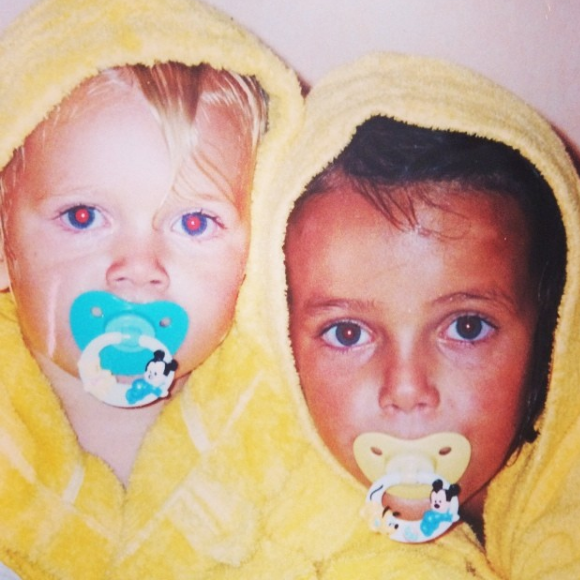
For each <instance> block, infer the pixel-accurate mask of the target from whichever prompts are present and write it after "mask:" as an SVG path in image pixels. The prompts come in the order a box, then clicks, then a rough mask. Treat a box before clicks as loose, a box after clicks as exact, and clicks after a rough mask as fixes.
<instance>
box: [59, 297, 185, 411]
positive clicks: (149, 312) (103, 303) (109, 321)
mask: <svg viewBox="0 0 580 580" xmlns="http://www.w3.org/2000/svg"><path fill="white" fill-rule="evenodd" d="M70 324H71V330H72V334H73V337H74V339H75V341H76V343H77V345H78V347H79V348H80V349H81V351H82V352H81V357H80V359H79V362H78V368H79V375H80V378H81V381H82V383H83V386H84V388H85V390H86V391H88V392H90V393H91V394H92V395H94V396H95V397H97V398H98V399H99V400H101V401H103V402H104V403H107V404H109V405H113V406H116V407H138V406H143V405H148V404H149V403H152V402H154V401H156V400H157V399H160V398H163V397H167V396H168V394H169V389H170V387H171V384H172V383H173V378H174V376H175V370H176V369H177V362H176V361H175V360H174V359H173V354H174V353H175V352H176V351H177V349H178V348H179V347H180V346H181V344H182V343H183V340H184V339H185V336H186V334H187V327H188V318H187V313H186V312H185V310H183V308H181V306H179V305H177V304H175V303H173V302H168V301H158V302H149V303H146V304H136V303H132V302H128V301H126V300H123V299H122V298H119V297H118V296H115V295H113V294H110V293H108V292H98V291H94V292H86V293H85V294H81V295H80V296H79V297H78V298H77V299H76V300H75V301H74V302H73V305H72V307H71V311H70ZM120 377H126V380H125V381H123V380H119V379H120ZM135 377H137V378H135Z"/></svg>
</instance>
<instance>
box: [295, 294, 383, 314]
mask: <svg viewBox="0 0 580 580" xmlns="http://www.w3.org/2000/svg"><path fill="white" fill-rule="evenodd" d="M376 306H377V301H376V300H361V299H360V298H325V297H324V296H322V297H317V296H315V297H313V298H311V299H310V300H308V301H307V302H306V304H305V306H304V309H305V310H306V311H317V312H324V311H327V310H344V309H351V310H358V311H369V310H373V309H374V308H376Z"/></svg>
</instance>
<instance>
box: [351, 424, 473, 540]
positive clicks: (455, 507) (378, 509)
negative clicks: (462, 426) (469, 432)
mask: <svg viewBox="0 0 580 580" xmlns="http://www.w3.org/2000/svg"><path fill="white" fill-rule="evenodd" d="M353 451H354V456H355V460H356V462H357V464H358V466H359V468H360V469H361V471H362V472H363V473H364V475H365V476H366V477H368V479H369V480H371V481H373V482H374V483H373V484H372V485H371V487H370V489H369V491H368V493H367V501H366V505H365V509H364V510H363V515H364V517H365V518H367V519H368V522H369V525H370V527H371V529H372V530H373V531H377V532H381V533H384V534H386V535H388V536H389V537H391V538H392V539H395V540H398V541H401V542H426V541H429V540H432V539H434V538H436V537H438V536H440V535H441V534H443V533H444V532H446V531H447V529H449V527H450V526H451V525H452V524H453V523H454V522H456V521H457V520H458V519H459V514H458V511H459V499H458V497H457V496H458V495H459V486H458V485H457V484H456V483H455V482H457V481H458V480H459V478H460V477H461V476H462V475H463V473H464V472H465V470H466V469H467V466H468V464H469V459H470V457H471V445H470V444H469V441H468V440H467V439H466V438H465V437H464V436H463V435H460V434H459V433H435V434H433V435H429V436H427V437H423V438H421V439H398V438H396V437H391V436H390V435H386V434H384V433H363V434H362V435H359V437H357V439H356V440H355V442H354V446H353ZM450 482H452V483H450ZM387 492H388V494H389V495H390V496H398V497H401V498H405V499H427V498H429V499H430V501H431V509H430V510H427V511H426V512H425V513H424V515H423V518H422V519H421V520H416V521H408V520H404V519H402V518H401V517H399V514H395V513H393V512H392V511H391V510H390V509H389V508H388V506H384V505H383V504H384V503H385V502H384V496H385V494H386V493H387Z"/></svg>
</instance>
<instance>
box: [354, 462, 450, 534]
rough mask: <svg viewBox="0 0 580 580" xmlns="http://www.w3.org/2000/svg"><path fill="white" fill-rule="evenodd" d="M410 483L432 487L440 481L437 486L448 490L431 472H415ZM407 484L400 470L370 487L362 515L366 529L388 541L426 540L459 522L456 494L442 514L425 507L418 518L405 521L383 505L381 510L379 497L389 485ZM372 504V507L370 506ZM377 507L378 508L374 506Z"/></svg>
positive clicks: (438, 477) (446, 485)
mask: <svg viewBox="0 0 580 580" xmlns="http://www.w3.org/2000/svg"><path fill="white" fill-rule="evenodd" d="M413 479H414V483H417V484H424V485H431V486H434V484H435V482H437V481H440V482H441V483H440V484H438V488H439V489H440V490H444V491H445V492H448V491H449V490H450V488H451V486H450V484H449V482H448V481H447V480H445V479H444V478H443V477H440V476H439V475H437V474H435V473H425V472H419V473H417V474H415V476H414V478H413ZM403 483H408V482H407V481H406V480H405V478H404V477H403V476H402V474H400V473H388V474H386V475H384V476H383V477H381V478H379V479H378V480H377V481H376V482H375V483H373V485H372V486H371V487H370V489H369V491H368V492H367V497H366V508H365V510H364V511H365V512H367V513H366V514H365V515H367V516H369V512H370V519H369V525H370V528H371V529H372V530H373V531H375V532H379V533H383V534H385V535H387V536H388V537H389V538H391V539H392V540H395V541H397V542H402V543H423V542H429V541H431V540H434V539H435V538H438V537H439V536H441V535H443V534H444V533H445V532H447V530H448V529H449V528H450V527H451V526H452V525H453V524H454V523H455V522H457V521H459V500H458V498H457V496H456V494H455V495H454V496H453V497H452V498H451V499H450V500H448V501H449V509H448V510H447V512H445V513H440V512H436V511H434V510H427V511H426V512H425V513H424V515H423V518H422V519H420V520H405V519H403V518H401V517H399V516H398V515H396V514H394V513H393V512H391V511H390V510H388V509H387V508H384V509H383V505H382V497H383V494H384V493H385V492H387V491H388V490H389V489H390V488H391V487H393V486H396V485H401V484H403ZM373 506H374V507H373ZM377 506H378V508H377Z"/></svg>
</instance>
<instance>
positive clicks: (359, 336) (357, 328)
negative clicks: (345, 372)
mask: <svg viewBox="0 0 580 580" xmlns="http://www.w3.org/2000/svg"><path fill="white" fill-rule="evenodd" d="M322 338H323V340H324V341H325V342H326V343H328V344H329V345H330V346H334V347H337V348H350V347H353V346H361V345H363V344H366V343H367V342H368V341H369V340H370V334H369V333H368V331H366V330H365V329H364V328H363V327H362V326H361V325H360V324H357V323H356V322H337V323H336V324H333V325H332V326H331V327H329V328H328V329H327V330H325V331H324V333H323V334H322Z"/></svg>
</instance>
